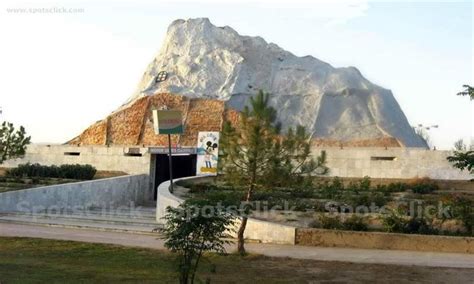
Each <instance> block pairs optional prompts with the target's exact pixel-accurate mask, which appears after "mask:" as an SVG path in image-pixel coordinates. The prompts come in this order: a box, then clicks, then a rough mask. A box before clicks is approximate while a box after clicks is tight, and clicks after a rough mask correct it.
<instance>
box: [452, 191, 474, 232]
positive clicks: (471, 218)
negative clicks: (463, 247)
mask: <svg viewBox="0 0 474 284" xmlns="http://www.w3.org/2000/svg"><path fill="white" fill-rule="evenodd" d="M448 205H449V206H450V212H449V213H450V215H451V217H452V218H454V219H458V220H460V221H461V222H462V223H463V225H464V228H465V229H466V231H467V233H468V234H469V235H471V236H474V201H473V200H471V199H469V198H468V197H466V196H462V195H458V196H454V197H452V198H451V199H450V200H449V201H448Z"/></svg>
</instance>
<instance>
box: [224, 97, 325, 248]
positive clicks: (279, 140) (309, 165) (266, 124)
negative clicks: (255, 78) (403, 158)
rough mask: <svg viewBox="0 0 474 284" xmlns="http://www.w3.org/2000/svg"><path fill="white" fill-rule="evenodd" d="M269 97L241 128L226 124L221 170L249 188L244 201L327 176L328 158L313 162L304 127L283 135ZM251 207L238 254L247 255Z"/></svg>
mask: <svg viewBox="0 0 474 284" xmlns="http://www.w3.org/2000/svg"><path fill="white" fill-rule="evenodd" d="M268 101H269V95H268V94H266V93H264V92H263V91H259V93H258V94H257V96H256V97H255V98H251V99H250V106H251V108H249V107H245V108H244V110H243V112H242V114H241V119H240V124H239V125H238V126H237V127H233V126H232V125H231V124H230V123H229V122H226V123H225V124H224V128H223V131H222V139H221V156H220V157H221V158H220V161H219V163H220V167H221V173H223V174H224V178H225V179H227V180H228V181H229V182H230V183H232V184H235V185H241V186H244V187H245V188H246V195H245V197H244V200H243V201H245V202H246V203H248V202H251V201H252V197H253V194H254V193H255V191H256V190H259V189H262V188H271V187H274V186H297V185H300V184H302V183H303V182H304V180H305V179H304V177H308V176H309V175H310V174H312V173H314V172H315V171H317V170H319V171H318V173H319V174H325V173H326V172H327V171H328V169H327V168H326V167H325V166H324V164H325V162H326V155H325V153H324V152H323V154H322V155H321V156H320V157H318V158H317V160H316V161H315V160H313V159H312V157H311V151H310V136H309V135H308V134H307V133H306V131H305V129H304V127H302V126H297V127H296V130H293V129H289V130H288V132H287V133H286V135H281V134H280V130H281V127H280V124H279V123H278V122H277V121H276V111H275V109H273V108H272V107H270V106H269V105H268ZM249 210H250V207H249V206H247V207H246V210H245V213H247V214H244V216H243V217H242V221H241V224H240V227H239V229H238V231H237V238H238V243H237V250H238V252H239V253H241V254H244V253H245V248H244V232H245V228H246V226H247V220H248V218H247V216H248V212H249Z"/></svg>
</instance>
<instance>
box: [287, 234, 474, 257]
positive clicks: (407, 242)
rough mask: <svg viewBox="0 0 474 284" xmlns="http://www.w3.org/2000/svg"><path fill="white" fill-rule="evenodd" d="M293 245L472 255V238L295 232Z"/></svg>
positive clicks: (473, 251)
mask: <svg viewBox="0 0 474 284" xmlns="http://www.w3.org/2000/svg"><path fill="white" fill-rule="evenodd" d="M296 244H298V245H306V246H322V247H350V248H363V249H391V250H411V251H434V252H452V253H472V254H474V238H469V237H448V236H429V235H409V234H393V233H381V232H380V233H379V232H352V231H336V230H324V229H306V228H304V229H303V228H298V229H296Z"/></svg>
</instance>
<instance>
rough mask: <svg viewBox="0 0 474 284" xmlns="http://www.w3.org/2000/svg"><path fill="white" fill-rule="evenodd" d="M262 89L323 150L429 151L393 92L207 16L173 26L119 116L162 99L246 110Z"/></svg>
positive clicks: (286, 121)
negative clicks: (326, 147)
mask: <svg viewBox="0 0 474 284" xmlns="http://www.w3.org/2000/svg"><path fill="white" fill-rule="evenodd" d="M163 71H164V72H166V74H167V75H166V76H163ZM160 72H161V73H160ZM259 89H262V90H264V91H266V92H269V93H271V104H272V105H273V106H274V107H275V108H276V109H277V111H278V119H279V120H280V122H282V125H283V126H284V127H291V126H294V125H296V124H301V125H304V126H305V127H306V128H307V130H308V131H309V132H310V133H312V137H313V138H314V141H317V142H318V143H319V144H330V145H339V144H340V143H343V144H346V145H358V146H402V147H425V146H426V144H425V143H424V141H423V140H421V139H420V138H419V137H418V136H417V135H416V134H415V132H414V130H413V129H412V128H411V127H410V125H409V123H408V121H407V119H406V117H405V115H404V114H403V112H402V110H401V109H400V106H399V105H398V103H397V101H396V100H395V98H394V97H393V95H392V93H391V91H390V90H387V89H384V88H382V87H379V86H377V85H375V84H373V83H371V82H369V81H368V80H367V79H365V78H364V77H363V76H362V74H361V73H360V72H359V71H358V70H357V69H356V68H354V67H348V68H334V67H332V66H331V65H329V64H328V63H325V62H323V61H320V60H318V59H316V58H314V57H312V56H305V57H297V56H295V55H293V54H292V53H290V52H288V51H285V50H283V49H281V48H280V47H278V46H277V45H275V44H273V43H267V42H266V41H265V40H264V39H262V38H260V37H249V36H241V35H239V34H238V33H237V32H236V31H234V30H233V29H232V28H230V27H227V26H226V27H216V26H214V25H212V24H211V22H210V21H209V20H208V19H205V18H201V19H189V20H186V21H184V20H176V21H174V22H173V23H172V24H171V25H170V27H169V28H168V32H167V35H166V38H165V41H164V43H163V45H162V47H161V50H160V51H159V53H158V55H157V56H156V57H155V58H154V59H153V61H152V62H151V63H150V65H149V66H148V68H147V69H146V71H145V73H144V75H143V78H142V80H141V82H140V83H139V86H138V89H137V91H136V92H135V93H134V94H133V96H132V97H131V98H130V99H129V100H128V101H127V103H126V104H125V105H124V106H123V107H122V108H121V109H120V110H119V111H120V112H123V111H125V110H126V109H128V108H130V107H132V106H133V105H134V104H135V103H136V102H137V100H140V99H141V98H143V97H148V96H155V95H156V94H174V95H176V96H179V95H181V96H185V97H187V98H190V99H191V98H194V99H212V100H217V101H221V102H224V103H225V108H231V109H235V110H241V109H242V108H243V107H244V106H245V105H246V104H247V102H248V99H249V97H250V96H252V95H254V94H255V93H256V92H257V91H258V90H259ZM222 113H224V112H223V111H222ZM221 116H222V115H221ZM213 120H218V118H217V117H216V118H214V119H213ZM84 140H86V139H84ZM387 141H389V142H387ZM111 143H115V142H114V141H111Z"/></svg>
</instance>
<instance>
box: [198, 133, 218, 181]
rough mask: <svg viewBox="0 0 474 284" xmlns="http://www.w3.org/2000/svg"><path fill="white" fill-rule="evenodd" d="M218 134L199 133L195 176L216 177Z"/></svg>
mask: <svg viewBox="0 0 474 284" xmlns="http://www.w3.org/2000/svg"><path fill="white" fill-rule="evenodd" d="M218 153H219V132H199V135H198V144H197V165H196V175H205V174H214V175H217V161H218Z"/></svg>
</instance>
